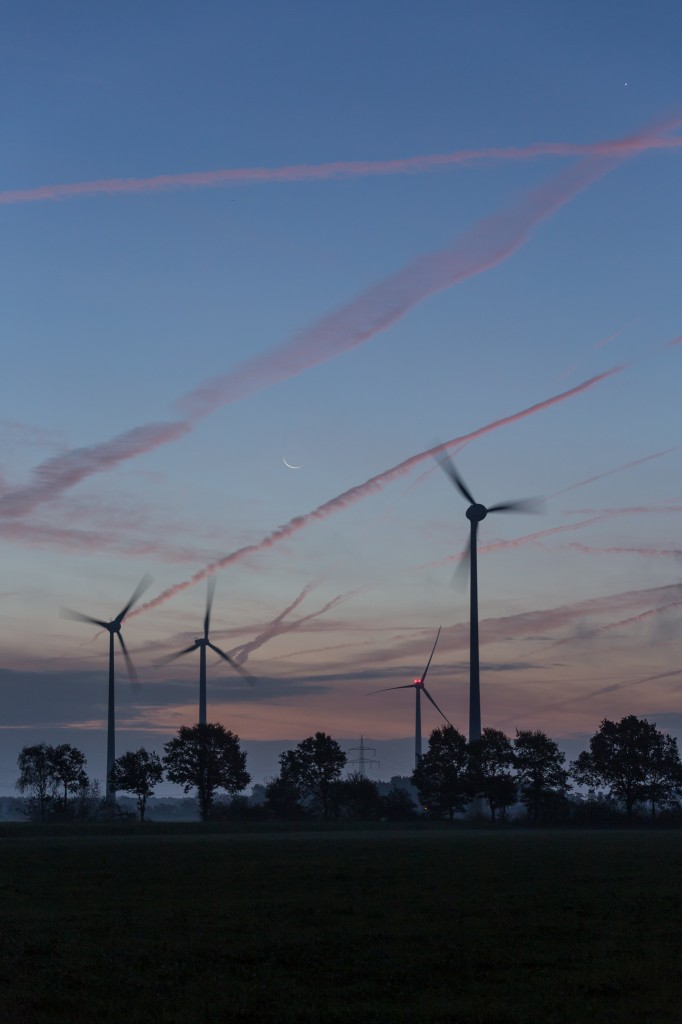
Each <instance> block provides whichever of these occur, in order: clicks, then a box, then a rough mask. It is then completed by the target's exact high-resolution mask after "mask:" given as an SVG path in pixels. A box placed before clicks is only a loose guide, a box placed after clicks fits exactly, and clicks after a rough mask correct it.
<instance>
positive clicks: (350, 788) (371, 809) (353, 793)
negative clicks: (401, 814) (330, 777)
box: [333, 772, 381, 821]
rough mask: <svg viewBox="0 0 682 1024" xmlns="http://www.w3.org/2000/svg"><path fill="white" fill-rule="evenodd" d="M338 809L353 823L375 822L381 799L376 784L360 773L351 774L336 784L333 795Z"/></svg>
mask: <svg viewBox="0 0 682 1024" xmlns="http://www.w3.org/2000/svg"><path fill="white" fill-rule="evenodd" d="M333 795H334V796H335V797H336V802H337V803H338V805H339V807H340V809H341V810H342V811H343V813H344V814H345V815H346V817H348V818H351V819H352V820H353V821H376V820H377V819H378V818H379V817H380V814H381V797H380V796H379V787H378V786H377V784H376V782H372V780H371V779H368V778H367V777H366V776H365V775H363V774H362V772H352V773H351V774H350V775H349V776H348V778H347V779H342V780H341V781H339V782H337V783H336V787H335V791H334V794H333Z"/></svg>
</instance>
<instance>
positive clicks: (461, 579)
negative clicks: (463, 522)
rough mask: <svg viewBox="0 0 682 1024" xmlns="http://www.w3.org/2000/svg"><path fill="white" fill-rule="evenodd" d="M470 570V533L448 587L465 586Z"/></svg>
mask: <svg viewBox="0 0 682 1024" xmlns="http://www.w3.org/2000/svg"><path fill="white" fill-rule="evenodd" d="M470 569H471V533H470V534H469V537H468V539H467V543H466V547H465V548H464V551H463V552H462V554H461V555H460V559H459V562H458V563H457V566H456V568H455V571H454V572H453V574H452V579H451V580H450V585H451V586H452V587H460V586H466V582H467V580H468V579H469V570H470Z"/></svg>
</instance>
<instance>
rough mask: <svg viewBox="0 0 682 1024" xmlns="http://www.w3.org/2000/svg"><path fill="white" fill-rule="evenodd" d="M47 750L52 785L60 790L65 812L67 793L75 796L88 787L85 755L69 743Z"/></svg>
mask: <svg viewBox="0 0 682 1024" xmlns="http://www.w3.org/2000/svg"><path fill="white" fill-rule="evenodd" d="M49 749H50V750H51V754H50V760H51V763H52V775H53V780H54V785H55V787H56V786H59V787H60V788H61V790H62V801H63V804H62V806H63V809H64V811H66V809H67V803H68V795H69V793H71V794H73V795H76V794H78V793H80V792H82V791H83V790H85V789H87V787H88V782H89V780H88V776H87V772H86V771H85V764H86V759H85V754H84V753H83V751H82V750H79V749H78V748H77V747H73V746H71V744H70V743H60V744H59V745H58V746H56V747H50V748H49Z"/></svg>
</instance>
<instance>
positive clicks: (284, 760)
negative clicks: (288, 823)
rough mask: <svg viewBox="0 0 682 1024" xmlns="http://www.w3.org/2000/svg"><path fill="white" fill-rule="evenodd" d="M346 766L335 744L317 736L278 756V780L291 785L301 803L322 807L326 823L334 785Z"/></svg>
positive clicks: (321, 734) (321, 736) (319, 733)
mask: <svg viewBox="0 0 682 1024" xmlns="http://www.w3.org/2000/svg"><path fill="white" fill-rule="evenodd" d="M345 763H346V755H345V754H344V752H343V750H342V749H341V747H340V746H339V744H338V743H337V742H336V740H333V739H332V738H331V736H328V735H327V734H326V733H324V732H316V733H315V735H314V736H309V737H308V738H307V739H305V740H302V741H301V742H300V743H299V744H298V745H297V746H296V747H295V748H294V749H293V750H285V751H284V752H283V753H282V754H280V756H279V764H280V778H281V779H282V780H284V781H285V782H288V783H290V784H291V785H293V786H294V787H295V788H296V789H297V790H298V792H299V794H300V796H301V798H302V799H303V800H304V801H307V802H309V803H312V804H313V805H314V804H317V805H318V806H319V807H321V808H322V814H323V817H324V819H325V820H327V818H328V817H329V816H330V812H331V811H332V808H333V803H334V801H333V796H334V784H335V783H336V782H337V781H338V779H339V778H340V776H341V772H342V770H343V767H344V765H345Z"/></svg>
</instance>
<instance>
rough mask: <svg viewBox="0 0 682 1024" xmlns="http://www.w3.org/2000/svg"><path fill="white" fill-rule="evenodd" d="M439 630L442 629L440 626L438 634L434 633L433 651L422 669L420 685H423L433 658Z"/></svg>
mask: <svg viewBox="0 0 682 1024" xmlns="http://www.w3.org/2000/svg"><path fill="white" fill-rule="evenodd" d="M441 628H442V627H441V626H439V627H438V632H437V633H436V642H435V643H434V645H433V650H432V651H431V655H430V657H429V660H428V661H427V662H426V668H425V669H424V672H423V674H422V677H421V679H420V680H419V682H420V683H423V682H424V680H425V679H426V673H427V672H428V671H429V665H430V664H431V658H433V655H434V651H435V650H436V644H437V643H438V637H439V636H440V631H441Z"/></svg>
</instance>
